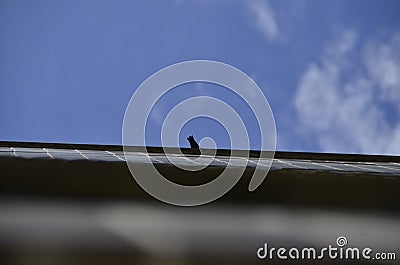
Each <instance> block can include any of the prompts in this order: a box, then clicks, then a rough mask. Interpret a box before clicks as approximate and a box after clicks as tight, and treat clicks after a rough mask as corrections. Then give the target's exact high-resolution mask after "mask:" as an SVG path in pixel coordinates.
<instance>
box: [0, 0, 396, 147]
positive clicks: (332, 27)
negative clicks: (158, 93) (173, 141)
mask: <svg viewBox="0 0 400 265" xmlns="http://www.w3.org/2000/svg"><path fill="white" fill-rule="evenodd" d="M399 13H400V3H399V2H398V1H367V0H362V1H361V0H360V1H355V0H354V1H317V0H314V1H301V0H298V1H284V0H282V1H184V0H183V1H103V0H100V1H94V0H93V1H87V0H86V1H50V0H49V1H44V0H37V1H18V0H16V1H15V0H13V1H7V0H3V1H1V2H0V38H1V42H0V100H1V105H0V124H1V125H0V140H13V141H44V142H68V143H96V144H121V131H122V121H123V116H124V112H125V108H126V106H127V104H128V102H129V99H130V97H131V96H132V94H133V93H134V91H135V89H136V88H137V87H138V86H139V85H140V84H141V83H142V82H143V81H144V80H145V79H146V78H148V77H149V76H150V75H151V74H153V73H154V72H156V71H158V70H160V69H162V68H164V67H166V66H168V65H171V64H174V63H178V62H182V61H186V60H195V59H208V60H216V61H221V62H224V63H227V64H230V65H233V66H235V67H237V68H239V69H241V70H242V71H244V72H245V73H247V74H248V75H249V76H251V77H252V78H253V79H254V80H255V81H256V82H257V84H258V85H259V86H260V87H261V89H262V90H263V92H264V94H265V95H266V97H267V98H268V101H269V104H270V106H271V108H272V111H273V113H274V115H275V120H276V126H277V150H292V151H315V152H344V153H377V154H400V119H399V118H400V16H399V15H398V14H399ZM195 95H209V96H214V97H217V98H220V99H223V100H225V101H226V102H228V103H230V104H232V105H233V106H235V107H236V109H237V112H239V113H240V115H241V117H243V118H244V120H245V121H246V122H247V123H248V124H246V125H248V126H249V128H250V129H249V131H250V132H251V133H250V138H251V147H252V148H253V149H258V148H259V145H258V143H257V142H258V141H259V138H260V136H259V134H257V132H256V131H257V130H253V127H254V126H255V123H254V120H253V121H252V119H253V118H254V117H252V115H251V112H250V110H249V109H248V108H247V106H246V105H245V104H243V102H241V101H240V99H237V98H235V97H234V96H233V95H230V94H229V93H228V92H227V91H225V90H224V89H223V88H218V87H217V86H215V85H209V84H190V85H185V86H183V87H178V88H177V89H175V90H173V91H171V94H168V95H166V97H165V98H163V100H162V101H160V102H159V104H158V105H156V106H155V109H154V113H155V114H154V115H152V117H151V119H150V120H149V123H148V126H149V133H148V135H146V139H147V144H148V145H160V143H161V142H160V126H161V125H160V124H161V123H160V122H162V119H163V117H165V115H166V114H167V113H168V110H170V109H171V108H172V107H173V106H174V105H176V104H177V103H178V102H179V101H180V100H184V99H185V98H189V97H191V96H195ZM153 116H154V117H153ZM189 134H194V135H195V137H196V138H197V139H201V138H203V137H205V136H210V137H213V138H214V139H215V141H216V143H217V146H218V147H220V148H226V147H229V142H228V138H227V133H226V131H224V129H223V127H222V126H221V125H220V124H218V123H216V122H215V121H211V120H207V119H201V118H199V119H195V120H193V121H192V122H190V123H188V124H187V125H186V126H185V127H184V128H183V130H182V131H181V135H180V143H181V145H187V143H186V142H185V137H186V136H187V135H189Z"/></svg>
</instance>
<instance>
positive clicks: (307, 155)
mask: <svg viewBox="0 0 400 265" xmlns="http://www.w3.org/2000/svg"><path fill="white" fill-rule="evenodd" d="M0 147H12V148H45V149H46V148H54V149H72V150H102V151H111V152H112V151H122V150H123V147H122V145H102V144H81V143H50V142H18V141H0ZM129 148H130V150H132V151H135V150H136V149H137V150H141V151H142V150H143V147H135V146H132V147H129ZM146 149H147V151H148V152H149V153H155V154H157V153H159V154H164V153H165V151H166V152H168V153H172V154H173V153H179V151H182V153H184V154H190V153H191V149H190V148H180V150H179V148H176V147H165V148H163V147H159V146H147V147H146ZM206 151H207V149H206ZM208 151H211V150H210V149H208ZM238 151H239V153H240V152H242V153H243V155H245V153H246V152H250V157H259V156H260V153H261V151H259V150H249V151H248V150H238ZM211 152H212V151H211ZM230 152H231V150H228V149H217V151H216V154H217V155H218V156H229V154H230ZM263 152H266V151H263ZM275 158H276V159H296V160H322V161H332V160H333V161H350V162H400V156H393V155H365V154H339V153H315V152H291V151H276V152H275Z"/></svg>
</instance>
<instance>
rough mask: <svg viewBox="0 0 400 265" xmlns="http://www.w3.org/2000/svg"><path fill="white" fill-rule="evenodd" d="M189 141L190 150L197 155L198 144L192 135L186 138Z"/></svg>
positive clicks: (198, 152) (198, 151)
mask: <svg viewBox="0 0 400 265" xmlns="http://www.w3.org/2000/svg"><path fill="white" fill-rule="evenodd" d="M186 139H187V140H188V141H189V143H190V151H191V152H192V153H193V154H196V155H199V154H200V146H199V144H198V143H197V142H196V140H195V139H194V136H193V135H190V136H189V137H188V138H186Z"/></svg>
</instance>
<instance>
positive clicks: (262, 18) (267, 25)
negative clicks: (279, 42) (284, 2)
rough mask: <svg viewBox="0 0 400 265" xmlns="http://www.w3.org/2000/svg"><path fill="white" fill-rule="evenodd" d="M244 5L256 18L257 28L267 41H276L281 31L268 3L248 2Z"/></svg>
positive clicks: (260, 0) (259, 0)
mask: <svg viewBox="0 0 400 265" xmlns="http://www.w3.org/2000/svg"><path fill="white" fill-rule="evenodd" d="M244 3H245V5H246V7H247V9H248V10H249V12H250V13H251V15H252V16H253V17H254V25H255V27H256V28H257V29H258V30H259V31H260V32H261V33H262V34H263V35H264V36H265V38H266V39H267V40H275V39H276V38H277V37H278V35H279V29H278V24H277V22H276V19H275V14H274V12H273V10H272V9H271V8H270V6H269V4H268V2H267V1H263V0H248V1H245V2H244Z"/></svg>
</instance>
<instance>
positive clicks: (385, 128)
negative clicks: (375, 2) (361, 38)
mask: <svg viewBox="0 0 400 265" xmlns="http://www.w3.org/2000/svg"><path fill="white" fill-rule="evenodd" d="M398 36H399V35H396V34H395V35H394V36H393V37H391V40H390V41H389V42H376V41H374V40H370V41H367V42H366V44H365V45H361V47H357V45H356V44H357V34H356V33H355V32H354V31H344V32H342V34H340V36H339V37H338V38H337V39H336V40H335V41H333V42H331V43H330V44H329V45H328V46H327V47H326V53H325V54H324V55H323V56H322V58H321V60H320V61H319V62H313V63H312V64H310V65H309V66H308V67H307V69H306V71H305V72H304V73H303V75H302V78H301V80H300V82H299V85H298V87H297V94H296V97H295V101H294V104H295V109H296V111H297V114H298V117H299V120H300V128H301V130H302V132H304V133H306V134H307V136H306V137H313V138H314V139H315V140H316V142H317V144H318V145H319V147H320V149H321V150H322V151H328V152H351V153H354V152H359V153H391V154H394V153H397V154H399V153H400V121H398V120H397V119H393V118H392V119H389V117H390V115H392V117H393V116H396V115H397V116H399V115H400V108H399V109H398V112H397V113H393V112H392V113H388V109H389V108H390V107H396V106H400V60H399V58H400V57H399V55H400V45H399V40H400V38H399V37H398ZM357 49H362V50H364V51H365V52H364V57H363V58H358V59H360V61H361V63H362V65H361V67H360V65H358V64H357V65H356V64H355V63H354V62H352V61H351V60H350V57H351V58H354V57H355V56H357V54H358V53H357V52H356V51H357ZM359 57H360V56H359ZM363 67H365V68H366V69H367V71H365V72H363V71H361V70H360V69H362V68H363ZM382 106H383V107H382ZM392 109H393V108H392ZM394 109H396V108H394ZM393 120H395V121H394V122H393Z"/></svg>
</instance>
